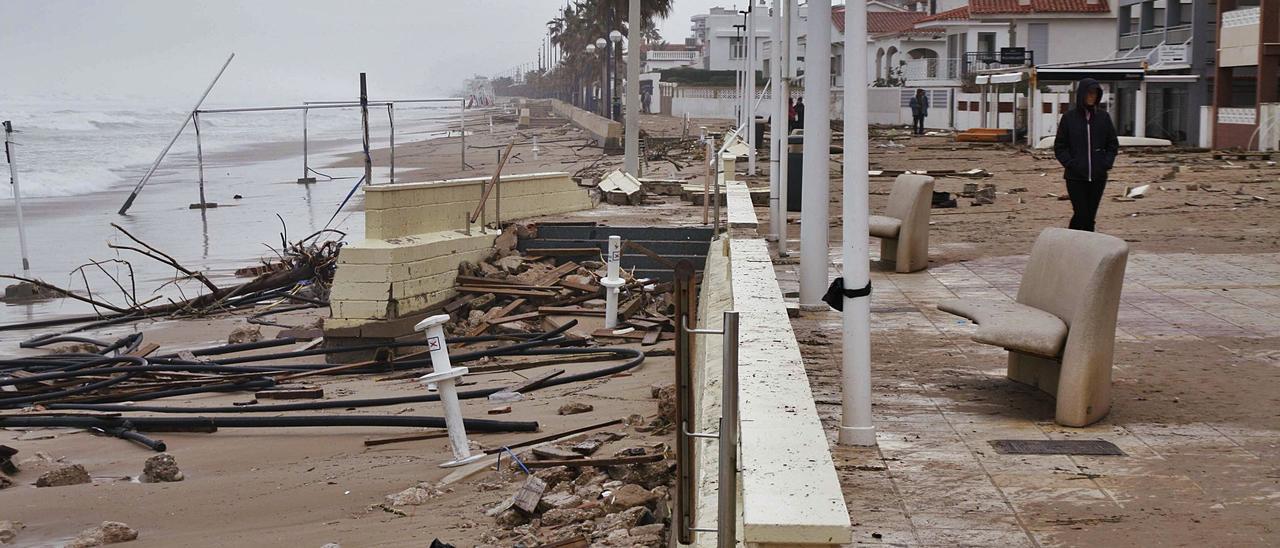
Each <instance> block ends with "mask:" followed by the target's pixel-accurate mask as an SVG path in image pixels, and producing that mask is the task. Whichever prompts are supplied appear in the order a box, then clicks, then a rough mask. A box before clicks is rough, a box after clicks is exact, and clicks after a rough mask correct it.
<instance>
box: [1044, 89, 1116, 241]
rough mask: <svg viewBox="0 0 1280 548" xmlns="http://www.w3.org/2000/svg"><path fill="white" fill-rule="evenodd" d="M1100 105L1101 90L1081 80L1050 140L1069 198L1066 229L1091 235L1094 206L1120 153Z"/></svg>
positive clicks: (1099, 198)
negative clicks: (1069, 212) (1074, 103)
mask: <svg viewBox="0 0 1280 548" xmlns="http://www.w3.org/2000/svg"><path fill="white" fill-rule="evenodd" d="M1101 103H1102V86H1101V85H1100V84H1098V81H1097V80H1094V79H1092V78H1085V79H1083V80H1080V82H1079V83H1078V84H1076V106H1075V108H1073V109H1071V110H1070V111H1068V112H1067V113H1066V114H1064V115H1062V120H1061V121H1059V122H1058V133H1057V135H1056V136H1055V137H1054V140H1053V153H1054V155H1055V156H1057V158H1058V163H1060V164H1062V167H1063V175H1062V177H1063V178H1064V179H1066V181H1067V193H1068V194H1069V195H1070V197H1071V209H1072V211H1073V214H1072V215H1071V224H1070V225H1069V226H1068V228H1072V229H1075V230H1087V231H1089V232H1093V228H1094V220H1095V218H1096V217H1097V215H1098V205H1099V204H1100V203H1101V202H1102V193H1103V191H1104V190H1105V187H1106V186H1107V172H1108V171H1110V170H1111V166H1112V165H1114V164H1115V162H1116V155H1117V154H1119V153H1120V140H1119V139H1117V138H1116V128H1115V125H1113V124H1112V123H1111V116H1110V115H1109V114H1107V111H1105V110H1102V109H1100V108H1098V105H1099V104H1101Z"/></svg>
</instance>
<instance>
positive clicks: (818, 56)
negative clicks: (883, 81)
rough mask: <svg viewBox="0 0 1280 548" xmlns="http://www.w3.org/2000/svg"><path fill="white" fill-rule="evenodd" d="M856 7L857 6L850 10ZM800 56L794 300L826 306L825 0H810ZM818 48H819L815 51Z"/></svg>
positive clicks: (828, 73) (828, 85)
mask: <svg viewBox="0 0 1280 548" xmlns="http://www.w3.org/2000/svg"><path fill="white" fill-rule="evenodd" d="M853 11H858V10H853ZM808 24H809V35H808V38H807V43H808V46H807V48H808V49H807V51H806V53H805V58H804V67H805V71H804V103H805V107H806V108H805V112H804V188H803V189H802V191H801V198H802V204H801V211H800V306H801V307H802V308H803V307H815V306H826V305H824V304H823V303H822V294H823V293H824V292H825V291H826V287H827V264H828V262H829V259H828V257H827V252H828V248H829V236H830V234H829V230H830V229H829V228H828V226H827V219H828V212H827V207H828V206H827V202H828V200H829V197H830V192H829V186H830V184H831V182H830V178H831V176H830V170H831V166H830V159H831V117H830V113H831V59H830V52H829V51H826V50H827V48H829V46H828V44H830V43H831V0H810V2H809V22H808ZM819 50H821V51H819Z"/></svg>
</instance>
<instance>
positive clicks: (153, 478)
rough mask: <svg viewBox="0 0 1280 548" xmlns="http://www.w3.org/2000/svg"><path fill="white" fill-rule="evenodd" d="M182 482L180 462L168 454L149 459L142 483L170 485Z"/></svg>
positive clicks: (143, 470)
mask: <svg viewBox="0 0 1280 548" xmlns="http://www.w3.org/2000/svg"><path fill="white" fill-rule="evenodd" d="M182 480H183V475H182V470H180V469H178V461H176V460H174V458H173V455H170V454H168V453H160V454H159V455H155V456H153V457H151V458H149V459H147V462H146V463H145V464H144V465H143V467H142V483H168V482H174V481H182Z"/></svg>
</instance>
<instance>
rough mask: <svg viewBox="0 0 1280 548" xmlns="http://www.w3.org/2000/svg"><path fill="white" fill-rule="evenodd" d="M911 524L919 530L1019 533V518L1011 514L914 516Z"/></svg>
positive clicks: (976, 513)
mask: <svg viewBox="0 0 1280 548" xmlns="http://www.w3.org/2000/svg"><path fill="white" fill-rule="evenodd" d="M911 523H912V524H913V525H915V527H916V528H917V529H970V530H974V529H979V530H997V531H1017V532H1021V531H1022V528H1021V527H1020V526H1019V525H1018V518H1017V517H1016V516H1014V515H1013V513H1012V512H1010V513H1005V514H1002V513H988V512H971V513H969V514H963V515H954V514H926V513H919V514H912V515H911Z"/></svg>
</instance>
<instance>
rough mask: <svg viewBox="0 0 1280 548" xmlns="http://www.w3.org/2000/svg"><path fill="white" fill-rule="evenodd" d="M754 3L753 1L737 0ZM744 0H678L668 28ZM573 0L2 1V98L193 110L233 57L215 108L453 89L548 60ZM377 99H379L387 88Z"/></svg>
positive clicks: (683, 28) (672, 31)
mask: <svg viewBox="0 0 1280 548" xmlns="http://www.w3.org/2000/svg"><path fill="white" fill-rule="evenodd" d="M738 3H743V2H738ZM733 4H734V2H724V1H720V2H717V1H714V0H675V12H674V13H673V14H672V17H671V18H669V19H667V20H665V21H663V22H662V23H661V24H660V27H659V30H660V32H661V33H662V35H663V37H664V38H665V39H667V40H668V41H670V42H673V43H678V42H682V41H683V40H684V37H685V36H687V35H688V34H689V17H690V16H692V15H694V14H696V13H703V12H705V11H707V10H708V9H709V8H710V7H711V6H715V5H722V6H726V7H728V6H732V5H733ZM561 6H564V0H417V1H413V0H379V1H377V2H351V1H339V0H216V1H194V0H112V1H106V0H0V103H3V97H5V96H8V97H11V98H12V97H41V98H50V97H53V98H61V97H65V98H66V99H68V100H70V99H77V98H88V99H117V98H124V99H129V98H133V99H146V100H151V101H155V102H158V103H162V104H173V105H179V106H185V105H187V104H189V103H191V102H192V101H193V100H194V99H195V97H197V96H198V94H199V92H200V91H201V90H202V89H203V88H204V86H205V85H206V84H207V82H208V81H209V79H210V78H212V76H213V74H214V73H215V72H216V70H217V69H218V67H219V66H220V65H221V63H222V62H223V60H225V59H226V56H227V55H228V54H229V53H231V52H235V53H236V60H235V61H234V62H233V63H232V64H231V67H230V68H229V69H228V70H227V73H226V75H224V76H223V79H222V80H221V82H220V83H219V84H218V87H217V88H215V90H214V93H213V94H211V95H210V99H209V101H210V104H221V105H228V104H235V105H249V104H253V105H263V104H268V103H272V104H274V103H281V102H287V103H296V102H299V101H302V100H311V99H315V100H321V99H328V98H339V99H345V98H350V97H355V96H356V95H357V93H358V91H357V89H358V84H357V82H358V76H357V75H358V73H359V72H361V71H364V72H367V73H368V79H369V86H370V89H371V95H374V96H377V97H384V98H385V97H390V96H396V97H401V98H403V97H409V96H419V97H420V96H441V95H445V94H451V93H453V92H455V91H456V90H458V89H459V88H460V85H461V82H462V80H463V79H465V78H467V77H469V76H472V75H474V74H483V75H492V74H495V73H499V72H502V71H504V70H507V69H510V68H511V67H514V66H516V65H517V64H519V63H523V62H533V61H535V60H536V55H537V49H538V45H539V44H540V41H541V39H542V37H543V35H544V34H545V32H546V26H545V23H546V21H548V20H550V19H551V18H552V17H554V16H555V14H556V13H557V10H558V8H559V7H561ZM375 98H376V97H375Z"/></svg>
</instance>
